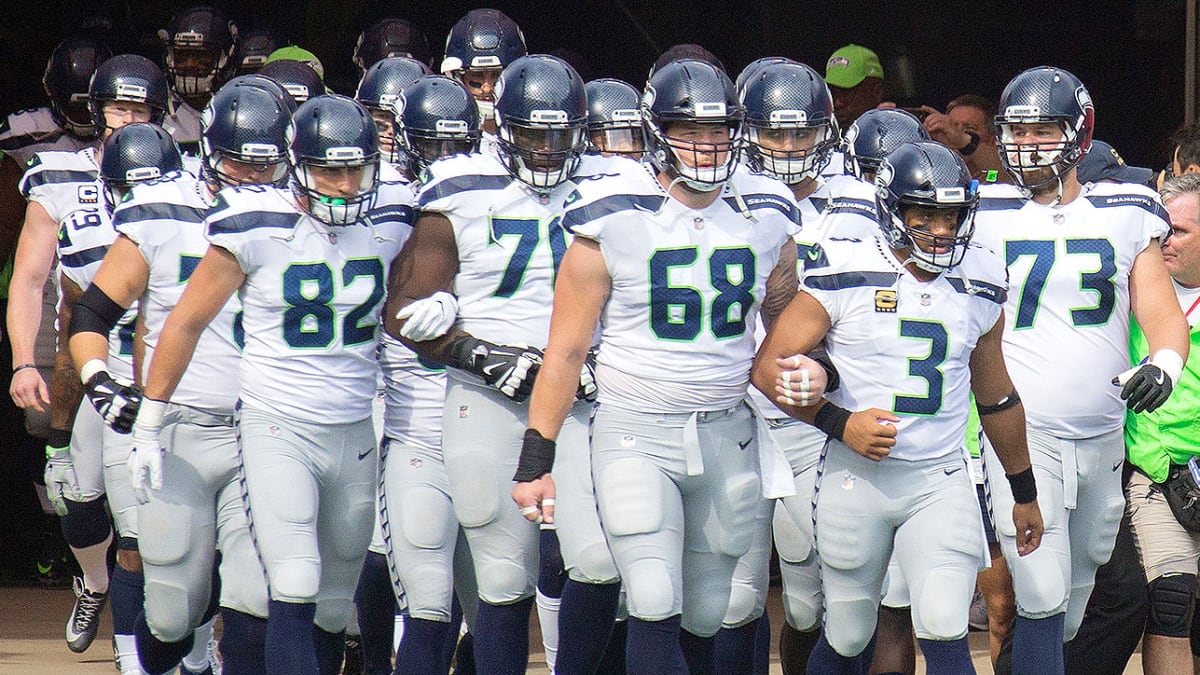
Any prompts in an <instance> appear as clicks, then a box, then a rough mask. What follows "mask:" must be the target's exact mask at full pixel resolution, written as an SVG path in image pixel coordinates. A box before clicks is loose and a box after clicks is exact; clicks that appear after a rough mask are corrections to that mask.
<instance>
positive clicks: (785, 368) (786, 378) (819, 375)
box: [775, 354, 829, 408]
mask: <svg viewBox="0 0 1200 675" xmlns="http://www.w3.org/2000/svg"><path fill="white" fill-rule="evenodd" d="M775 364H776V365H778V366H779V374H778V375H776V376H775V402H776V403H780V404H783V405H790V406H799V407H801V408H803V407H806V406H810V405H813V404H814V403H816V402H817V401H820V400H821V397H822V396H824V395H825V387H826V386H828V385H829V374H828V373H826V372H825V368H824V367H823V366H822V365H821V364H820V363H817V362H816V361H814V360H813V359H810V358H808V357H807V356H805V355H804V354H796V355H794V356H789V357H787V358H786V359H775Z"/></svg>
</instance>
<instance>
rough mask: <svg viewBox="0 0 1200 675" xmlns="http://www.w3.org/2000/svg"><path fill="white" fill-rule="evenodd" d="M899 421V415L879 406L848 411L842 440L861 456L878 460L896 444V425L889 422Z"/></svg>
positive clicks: (885, 455) (886, 454)
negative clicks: (848, 416)
mask: <svg viewBox="0 0 1200 675" xmlns="http://www.w3.org/2000/svg"><path fill="white" fill-rule="evenodd" d="M899 421H900V418H899V417H896V416H895V415H894V414H892V413H890V412H888V411H887V410H881V409H879V408H868V409H867V410H860V411H858V412H856V413H850V419H849V420H847V421H846V430H845V431H844V432H843V433H842V442H843V443H845V444H846V445H847V446H849V447H850V449H851V450H853V451H855V452H857V453H858V454H860V455H862V456H863V457H866V458H867V459H869V460H872V461H875V462H878V461H879V460H881V459H883V458H884V457H887V456H888V453H890V452H891V451H892V446H894V445H896V425H894V424H891V423H892V422H899Z"/></svg>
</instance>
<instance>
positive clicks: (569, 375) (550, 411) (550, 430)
mask: <svg viewBox="0 0 1200 675" xmlns="http://www.w3.org/2000/svg"><path fill="white" fill-rule="evenodd" d="M586 358H587V349H586V348H585V349H583V350H582V351H579V350H570V351H568V352H566V353H563V352H561V351H558V350H554V349H553V348H552V347H547V348H546V355H545V359H544V360H543V361H542V366H541V368H540V369H539V370H538V374H537V380H535V381H534V383H533V395H532V397H531V399H530V401H529V425H528V426H529V428H530V429H536V430H537V431H538V433H540V434H541V435H542V437H543V438H548V439H551V440H554V439H555V438H557V437H558V432H559V431H560V430H561V429H562V425H563V421H564V420H565V419H567V415H568V414H569V413H570V411H571V406H573V405H574V404H575V392H576V390H577V389H578V388H579V373H580V371H581V370H583V361H584V359H586Z"/></svg>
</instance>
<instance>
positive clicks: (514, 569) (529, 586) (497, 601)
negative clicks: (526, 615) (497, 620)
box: [478, 560, 536, 605]
mask: <svg viewBox="0 0 1200 675" xmlns="http://www.w3.org/2000/svg"><path fill="white" fill-rule="evenodd" d="M531 581H532V580H531V579H530V575H529V571H528V570H526V569H525V568H524V567H522V566H521V565H519V564H517V563H516V562H515V561H512V560H492V561H490V562H489V563H488V564H487V565H485V566H484V568H483V569H482V570H480V572H479V578H478V583H479V597H480V598H482V599H483V600H484V601H485V602H489V603H491V604H493V605H508V604H512V603H514V602H516V601H518V600H521V599H522V598H526V597H529V595H530V592H531V591H532V590H533V587H534V586H535V585H536V584H535V583H531Z"/></svg>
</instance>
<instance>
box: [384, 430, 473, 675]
mask: <svg viewBox="0 0 1200 675" xmlns="http://www.w3.org/2000/svg"><path fill="white" fill-rule="evenodd" d="M384 444H385V445H386V446H387V452H386V454H385V455H383V470H382V471H383V473H382V475H383V478H382V484H383V490H382V492H381V496H380V500H381V505H382V506H381V513H382V514H383V516H384V517H383V520H382V522H381V525H382V526H383V530H384V535H385V536H384V541H385V543H386V545H387V547H388V552H387V555H388V560H389V562H390V564H391V566H392V569H393V573H394V575H395V576H396V580H397V584H398V587H399V588H402V589H404V593H405V599H406V602H407V606H408V615H407V617H406V618H405V623H404V635H403V636H402V637H401V639H400V646H399V648H398V649H397V650H396V669H397V670H398V671H401V672H405V673H417V674H419V673H444V672H446V669H447V664H446V663H444V662H443V648H444V645H445V641H446V638H447V634H448V633H450V632H452V631H457V630H458V626H454V625H452V624H451V622H450V619H451V604H452V603H451V598H452V597H453V593H454V587H453V579H454V569H453V565H454V544H455V541H456V539H457V537H458V520H457V519H456V518H455V515H454V507H453V505H452V504H451V503H450V495H449V493H448V492H447V487H446V469H445V465H444V464H443V463H442V458H441V453H440V452H438V451H435V450H430V449H427V448H420V447H416V446H408V445H404V444H402V443H399V442H397V441H394V440H390V439H384Z"/></svg>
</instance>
